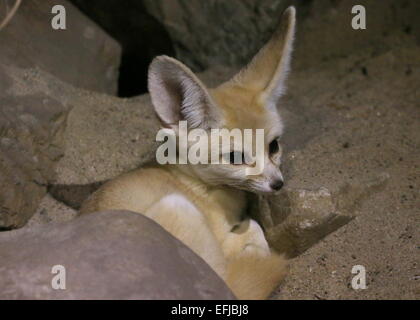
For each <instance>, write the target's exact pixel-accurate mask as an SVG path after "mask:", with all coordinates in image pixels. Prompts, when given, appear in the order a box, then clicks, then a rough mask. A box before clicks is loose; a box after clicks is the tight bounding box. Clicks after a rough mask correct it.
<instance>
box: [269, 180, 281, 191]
mask: <svg viewBox="0 0 420 320" xmlns="http://www.w3.org/2000/svg"><path fill="white" fill-rule="evenodd" d="M283 184H284V183H283V181H282V180H277V181H274V182H273V183H272V184H271V185H270V187H271V189H273V190H276V191H278V190H280V189H281V188H282V187H283Z"/></svg>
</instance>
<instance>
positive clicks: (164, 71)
mask: <svg viewBox="0 0 420 320" xmlns="http://www.w3.org/2000/svg"><path fill="white" fill-rule="evenodd" d="M148 87H149V92H150V95H151V98H152V103H153V105H154V107H155V110H156V113H157V114H158V116H159V118H160V120H161V122H162V125H163V126H164V127H167V128H176V127H177V126H178V122H179V121H182V120H186V121H187V126H188V128H202V129H210V128H213V127H215V126H217V123H218V120H219V114H218V109H217V108H216V106H215V104H214V102H213V100H212V98H211V96H210V95H209V93H208V91H207V89H206V88H205V86H204V85H203V84H202V83H201V81H200V80H199V79H198V78H197V77H196V76H195V75H194V73H193V72H192V71H191V70H190V69H189V68H188V67H186V66H185V65H184V64H182V63H181V62H179V61H178V60H176V59H173V58H170V57H167V56H159V57H157V58H155V59H154V60H153V61H152V63H151V65H150V67H149V83H148Z"/></svg>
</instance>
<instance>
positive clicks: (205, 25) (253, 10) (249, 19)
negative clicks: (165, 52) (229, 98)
mask: <svg viewBox="0 0 420 320" xmlns="http://www.w3.org/2000/svg"><path fill="white" fill-rule="evenodd" d="M287 2H289V1H284V0H280V1H259V0H251V1H242V0H230V1H224V0H215V1H200V0H173V1H164V0H145V1H143V3H144V5H145V6H146V8H147V10H148V11H149V12H150V14H152V15H153V16H154V17H155V18H156V19H157V20H159V21H160V22H161V23H162V24H163V25H164V26H165V27H166V29H167V30H168V32H169V35H170V37H171V39H172V41H173V44H174V47H175V51H176V55H177V58H179V59H180V60H181V61H183V62H184V63H186V64H187V65H188V66H190V67H192V68H194V69H195V70H204V69H207V68H208V67H210V66H215V65H220V64H222V65H234V66H239V65H242V64H244V63H246V62H247V61H248V59H250V58H251V57H252V56H253V55H254V54H255V53H256V51H257V50H259V48H260V47H261V46H262V44H263V43H264V42H265V40H267V39H268V37H269V36H270V33H271V32H272V31H273V30H274V28H275V25H276V22H277V21H278V19H279V17H281V13H282V11H283V10H284V9H285V8H286V5H287ZM209 26H215V27H214V28H209Z"/></svg>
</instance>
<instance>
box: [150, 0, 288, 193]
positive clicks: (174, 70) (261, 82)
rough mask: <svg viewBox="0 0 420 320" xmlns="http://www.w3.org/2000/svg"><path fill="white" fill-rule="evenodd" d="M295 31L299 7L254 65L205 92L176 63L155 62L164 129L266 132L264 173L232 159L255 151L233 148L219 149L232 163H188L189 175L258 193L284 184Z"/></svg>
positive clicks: (154, 85)
mask: <svg viewBox="0 0 420 320" xmlns="http://www.w3.org/2000/svg"><path fill="white" fill-rule="evenodd" d="M294 33H295V9H294V7H289V8H288V9H287V10H286V11H285V13H284V14H283V18H282V21H281V23H280V25H279V26H278V28H277V29H276V31H275V32H274V34H273V36H272V38H271V39H270V41H269V42H268V43H267V44H266V45H265V46H264V47H263V48H262V49H261V50H260V51H259V52H258V53H257V54H256V56H255V57H254V58H253V59H252V60H251V62H250V63H249V64H248V65H247V66H246V67H245V68H243V69H242V70H241V71H240V72H239V73H238V74H237V75H235V76H234V77H233V78H232V79H231V80H229V81H227V82H225V83H223V84H221V85H220V86H218V87H216V88H213V89H208V88H206V87H205V85H204V84H203V83H202V82H201V81H200V80H199V79H198V78H197V77H196V76H195V75H194V74H193V72H192V71H191V70H190V69H189V68H188V67H186V66H185V65H183V64H182V63H181V62H179V61H177V60H176V59H173V58H170V57H167V56H159V57H157V58H155V59H154V60H153V62H152V63H151V65H150V68H149V79H148V87H149V92H150V94H151V99H152V103H153V105H154V108H155V111H156V113H157V115H158V117H159V119H160V121H161V124H162V126H163V127H164V128H169V129H172V130H173V131H174V132H175V133H176V134H179V129H180V127H179V122H180V121H184V120H185V121H186V123H187V126H188V129H201V130H203V131H207V132H210V131H211V129H228V130H232V129H239V130H241V131H244V130H245V129H252V132H253V135H254V136H255V132H256V129H263V130H264V134H263V144H264V148H263V152H262V153H261V154H260V158H258V159H257V161H260V163H261V164H262V165H263V167H262V168H263V169H262V171H261V172H259V174H255V175H250V174H248V173H249V170H247V169H249V168H250V167H252V166H255V163H249V162H246V163H242V164H237V163H236V161H233V160H234V158H235V157H239V158H244V159H245V158H247V157H248V156H249V155H248V154H246V152H245V151H244V150H250V148H242V149H241V150H234V148H233V147H232V148H233V151H230V152H224V150H220V154H219V156H220V158H225V159H226V158H227V159H229V161H228V163H221V164H214V163H209V164H195V165H191V164H190V165H188V164H187V165H186V166H189V167H188V172H190V173H191V174H194V175H195V176H197V177H198V178H200V179H201V180H203V181H204V182H206V183H208V184H212V185H228V186H231V187H235V188H239V189H243V190H247V191H251V192H255V193H271V192H276V191H278V190H279V189H280V188H281V187H282V186H283V176H282V173H281V171H280V163H281V151H282V148H281V146H280V137H281V135H282V132H283V122H282V120H281V118H280V115H279V113H278V110H277V104H278V101H279V98H280V97H281V96H282V94H283V93H284V91H285V80H286V77H287V74H288V71H289V67H290V56H291V52H292V45H293V38H294ZM248 132H249V130H248ZM209 136H210V134H209ZM250 141H251V142H248V143H251V144H255V143H256V141H258V140H257V139H251V140H250ZM246 143H247V142H245V141H244V144H246ZM211 147H213V146H211ZM251 150H254V149H252V148H251ZM257 161H256V162H257Z"/></svg>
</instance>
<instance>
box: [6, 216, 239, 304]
mask: <svg viewBox="0 0 420 320" xmlns="http://www.w3.org/2000/svg"><path fill="white" fill-rule="evenodd" d="M0 256H1V260H0V288H1V290H0V299H234V296H233V294H232V293H231V291H230V290H229V289H228V288H227V286H226V285H225V283H224V282H223V280H222V279H220V278H219V277H218V276H217V274H216V273H215V272H214V271H213V270H212V269H211V268H210V267H209V266H208V265H207V264H206V263H205V262H204V260H202V259H201V258H200V257H198V256H197V255H196V254H194V253H193V252H192V251H191V250H190V249H189V248H187V247H186V246H184V245H183V244H182V243H181V242H180V241H178V240H177V239H175V238H174V237H172V236H171V235H170V234H169V233H167V232H166V231H165V230H164V229H163V228H162V227H160V226H159V225H158V224H156V223H155V222H153V221H152V220H150V219H148V218H146V217H145V216H143V215H141V214H138V213H133V212H128V211H107V212H97V213H92V214H88V215H85V216H83V217H81V218H78V219H75V220H73V221H71V222H67V223H61V224H60V223H57V224H50V225H45V226H41V227H38V228H32V229H21V230H17V231H8V232H4V233H1V234H0ZM54 266H58V267H55V268H57V269H53V268H54ZM62 267H64V269H60V268H62ZM57 270H60V271H57ZM63 270H64V272H65V278H62V280H61V283H60V284H61V285H64V284H65V289H54V287H53V285H52V284H55V283H56V282H55V280H54V277H56V276H58V275H59V274H53V273H52V271H54V272H63ZM60 274H61V275H63V273H60ZM57 283H59V281H57ZM55 288H56V287H55Z"/></svg>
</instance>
